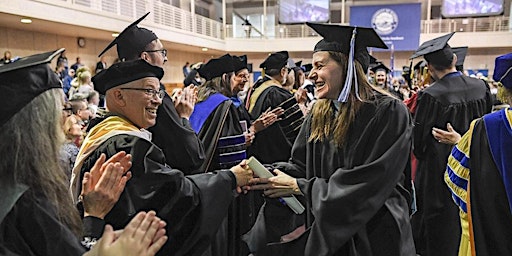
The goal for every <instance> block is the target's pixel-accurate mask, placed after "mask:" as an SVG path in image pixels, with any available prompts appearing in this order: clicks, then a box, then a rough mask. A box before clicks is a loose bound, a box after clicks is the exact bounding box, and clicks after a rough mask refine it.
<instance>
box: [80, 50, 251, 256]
mask: <svg viewBox="0 0 512 256" xmlns="http://www.w3.org/2000/svg"><path fill="white" fill-rule="evenodd" d="M163 74H164V72H163V69H162V68H160V67H157V66H153V65H151V64H149V63H148V62H146V61H145V60H141V59H139V60H134V61H125V62H120V63H116V64H114V65H112V66H111V67H110V68H108V69H106V70H104V71H102V72H100V73H99V74H97V75H96V76H94V77H93V81H94V84H95V87H96V89H97V90H98V91H99V92H100V93H102V94H105V95H106V99H107V101H106V102H107V108H108V110H109V114H108V115H106V116H105V117H104V118H103V119H102V120H99V123H97V124H96V125H94V127H92V128H91V130H90V132H89V134H88V135H87V137H86V138H85V140H84V143H83V144H82V148H81V149H80V152H79V154H78V156H77V161H76V164H75V167H74V168H73V175H72V181H71V182H72V188H71V190H72V192H73V199H74V200H77V199H78V195H79V194H78V192H79V191H80V190H81V185H80V184H82V183H81V180H82V179H83V175H84V172H85V171H86V170H89V169H90V167H91V166H92V165H93V164H94V162H95V161H96V159H98V158H99V157H100V156H101V155H102V154H105V155H106V156H107V157H110V156H112V155H114V154H116V153H117V152H119V151H125V152H129V153H130V154H131V155H132V168H131V169H130V171H131V172H132V174H133V177H132V180H131V181H130V182H129V183H127V185H126V188H125V190H124V192H123V193H122V194H121V196H120V198H119V201H118V202H117V203H116V205H115V206H114V207H113V208H112V210H111V211H110V212H109V213H108V214H107V216H106V217H105V221H106V222H107V223H109V224H111V225H112V226H114V227H116V228H118V227H123V226H125V225H126V223H128V221H129V220H130V219H131V218H132V217H133V216H134V214H136V213H137V212H139V211H140V210H142V209H146V210H149V209H152V210H155V211H156V213H157V215H158V216H159V217H161V218H162V219H165V220H166V221H167V223H172V225H169V226H168V227H167V234H168V235H169V238H170V239H169V240H168V241H172V242H169V243H166V244H165V245H164V246H163V247H162V250H161V251H160V254H161V255H198V254H199V255H200V254H201V253H202V251H204V249H205V248H206V246H208V245H209V243H210V241H211V238H212V237H213V235H214V234H215V233H216V231H217V229H218V227H219V224H220V223H221V221H222V219H223V218H224V216H225V215H226V214H227V209H228V206H229V204H230V203H231V201H232V200H233V198H234V194H235V193H233V189H235V188H236V186H241V185H244V184H245V183H246V182H247V181H248V180H249V178H250V177H252V174H251V171H249V170H245V169H244V168H242V167H241V166H240V165H236V166H234V167H232V168H231V169H230V170H221V171H216V172H212V173H208V174H201V175H194V176H189V177H184V175H183V173H182V172H181V171H180V170H177V169H172V168H171V167H169V166H167V165H166V164H165V163H166V158H165V156H164V153H163V152H162V150H161V149H160V148H159V147H158V146H156V145H155V144H154V143H152V142H151V133H150V132H148V131H147V129H148V128H149V127H151V126H153V125H155V123H156V118H157V110H158V108H159V106H160V105H161V104H162V98H163V97H164V91H163V90H161V89H160V79H161V78H162V76H163ZM206 209H207V210H206ZM160 254H159V255H160Z"/></svg>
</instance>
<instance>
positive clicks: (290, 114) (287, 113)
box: [247, 51, 304, 164]
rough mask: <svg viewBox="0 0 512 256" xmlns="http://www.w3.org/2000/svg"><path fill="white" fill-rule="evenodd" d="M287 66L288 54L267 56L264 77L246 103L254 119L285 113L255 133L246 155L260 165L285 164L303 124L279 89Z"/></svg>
mask: <svg viewBox="0 0 512 256" xmlns="http://www.w3.org/2000/svg"><path fill="white" fill-rule="evenodd" d="M287 63H288V52H287V51H281V52H275V53H272V54H270V55H269V56H268V57H267V59H265V61H264V62H263V63H261V65H260V68H263V70H264V72H265V76H264V77H263V78H262V79H260V80H258V81H257V82H256V83H255V84H254V86H253V88H252V91H251V93H250V95H249V96H250V97H249V98H248V99H247V103H248V104H249V114H250V115H251V117H252V118H253V119H256V118H258V117H259V116H260V115H261V114H262V113H263V112H265V111H266V110H268V109H275V108H277V107H281V108H282V109H284V114H283V115H282V116H280V118H281V120H280V121H278V122H275V123H274V124H272V125H270V126H269V127H268V128H266V129H265V130H263V131H260V132H258V133H257V134H256V136H255V138H254V141H253V143H252V145H251V147H250V149H248V154H249V155H252V156H255V157H256V158H257V159H258V160H259V161H260V162H261V163H266V164H270V163H274V162H278V161H287V160H288V159H289V158H290V150H291V148H292V145H293V142H294V141H295V138H296V137H297V134H298V133H299V129H300V126H301V125H302V122H303V121H304V115H303V113H302V111H301V110H300V108H299V105H298V104H297V100H295V97H294V96H293V94H292V93H291V92H289V91H288V90H286V89H285V88H283V87H282V85H283V84H284V83H285V82H286V76H287V75H288V67H287V66H286V65H287Z"/></svg>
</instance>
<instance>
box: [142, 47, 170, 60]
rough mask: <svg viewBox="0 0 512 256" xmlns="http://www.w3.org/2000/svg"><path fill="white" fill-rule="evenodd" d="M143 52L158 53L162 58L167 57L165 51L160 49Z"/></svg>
mask: <svg viewBox="0 0 512 256" xmlns="http://www.w3.org/2000/svg"><path fill="white" fill-rule="evenodd" d="M145 52H160V53H162V56H164V58H165V57H167V49H160V50H147V51H145Z"/></svg>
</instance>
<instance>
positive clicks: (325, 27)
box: [306, 22, 388, 70]
mask: <svg viewBox="0 0 512 256" xmlns="http://www.w3.org/2000/svg"><path fill="white" fill-rule="evenodd" d="M306 24H307V25H308V26H310V27H311V28H312V29H314V30H315V31H316V32H317V33H318V34H319V35H320V36H322V37H323V39H322V40H320V42H318V43H317V44H316V45H315V49H314V52H318V51H332V52H342V53H345V54H347V55H348V54H349V52H350V40H351V38H352V33H353V31H354V29H357V30H356V31H357V34H356V38H355V42H354V44H355V48H354V58H355V59H356V60H358V61H359V63H360V64H361V65H362V66H363V69H364V70H366V69H368V65H369V63H370V57H369V54H368V50H367V47H376V48H382V49H388V46H387V45H386V44H385V43H384V42H383V41H382V39H381V38H380V37H379V35H378V34H377V33H376V32H375V30H373V29H372V28H365V27H352V26H340V25H333V24H318V23H309V22H307V23H306Z"/></svg>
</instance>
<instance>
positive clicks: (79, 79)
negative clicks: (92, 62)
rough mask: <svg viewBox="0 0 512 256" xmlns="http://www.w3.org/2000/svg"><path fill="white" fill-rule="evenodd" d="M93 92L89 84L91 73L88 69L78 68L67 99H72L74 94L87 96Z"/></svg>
mask: <svg viewBox="0 0 512 256" xmlns="http://www.w3.org/2000/svg"><path fill="white" fill-rule="evenodd" d="M93 90H94V87H93V85H92V82H91V71H90V70H89V68H88V67H80V68H79V69H78V70H76V77H75V78H74V79H73V80H72V81H71V88H70V89H69V92H68V94H69V95H68V96H69V98H70V99H71V98H73V94H75V93H81V94H84V95H89V93H91V92H92V91H93ZM86 97H87V96H86Z"/></svg>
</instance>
